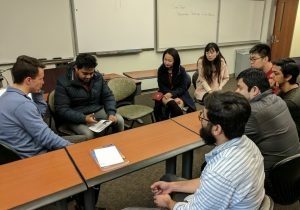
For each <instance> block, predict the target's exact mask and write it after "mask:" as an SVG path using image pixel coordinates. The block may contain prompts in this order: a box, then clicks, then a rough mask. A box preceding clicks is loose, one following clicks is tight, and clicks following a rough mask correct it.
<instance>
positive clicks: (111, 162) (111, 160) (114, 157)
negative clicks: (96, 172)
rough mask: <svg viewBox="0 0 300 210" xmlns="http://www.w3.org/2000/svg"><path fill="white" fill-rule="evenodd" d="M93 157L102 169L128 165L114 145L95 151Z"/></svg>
mask: <svg viewBox="0 0 300 210" xmlns="http://www.w3.org/2000/svg"><path fill="white" fill-rule="evenodd" d="M92 156H93V157H94V159H95V160H96V162H97V163H98V165H99V166H100V167H101V168H107V169H109V168H111V167H113V168H115V167H119V166H122V165H123V164H126V163H128V161H127V160H126V159H125V157H124V156H123V155H122V154H121V153H120V152H119V150H118V149H117V147H116V146H115V145H113V144H110V145H106V146H103V147H100V148H96V149H94V150H93V151H92Z"/></svg>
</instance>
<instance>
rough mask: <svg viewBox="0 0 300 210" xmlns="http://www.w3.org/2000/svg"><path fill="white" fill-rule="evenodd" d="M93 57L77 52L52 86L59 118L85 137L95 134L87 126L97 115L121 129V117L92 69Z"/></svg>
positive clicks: (94, 63) (117, 129)
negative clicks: (61, 75)
mask: <svg viewBox="0 0 300 210" xmlns="http://www.w3.org/2000/svg"><path fill="white" fill-rule="evenodd" d="M96 66H97V61H96V58H95V57H94V56H92V55H90V54H85V53H84V54H79V55H78V56H77V58H76V61H75V63H71V64H70V68H69V69H68V71H67V73H66V75H64V76H63V77H61V78H59V80H58V81H57V84H56V88H55V96H54V101H55V102H54V103H55V110H56V113H57V114H58V116H59V117H60V119H61V121H62V122H65V123H66V125H67V126H68V127H69V128H70V129H71V130H73V131H74V132H75V133H76V134H80V135H85V136H86V139H87V140H88V139H92V138H95V137H96V136H98V135H101V134H96V133H94V132H93V131H91V130H90V129H89V128H88V127H89V125H91V124H94V123H97V121H98V120H99V119H108V120H110V121H112V130H113V132H119V131H123V130H124V120H123V118H122V117H121V116H120V115H119V114H117V113H116V101H115V98H114V96H113V93H112V92H111V90H110V89H109V87H108V86H107V84H106V81H105V80H104V79H103V77H102V75H101V74H100V73H99V72H97V71H95V68H96Z"/></svg>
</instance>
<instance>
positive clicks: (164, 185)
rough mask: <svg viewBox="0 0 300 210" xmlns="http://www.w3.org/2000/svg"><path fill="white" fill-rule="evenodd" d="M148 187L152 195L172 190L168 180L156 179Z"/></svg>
mask: <svg viewBox="0 0 300 210" xmlns="http://www.w3.org/2000/svg"><path fill="white" fill-rule="evenodd" d="M150 188H151V191H152V193H153V194H154V195H161V194H169V193H171V192H172V189H171V185H170V182H164V181H158V182H155V183H153V184H152V185H151V186H150Z"/></svg>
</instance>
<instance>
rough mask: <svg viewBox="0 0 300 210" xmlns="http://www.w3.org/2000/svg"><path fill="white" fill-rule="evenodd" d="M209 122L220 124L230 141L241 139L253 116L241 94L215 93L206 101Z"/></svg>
mask: <svg viewBox="0 0 300 210" xmlns="http://www.w3.org/2000/svg"><path fill="white" fill-rule="evenodd" d="M204 106H205V108H206V109H207V118H208V120H209V121H210V122H211V123H212V124H214V125H216V124H219V125H220V126H221V127H222V130H223V132H224V134H225V136H226V137H227V138H228V139H233V138H236V137H241V136H242V135H243V134H244V131H245V126H246V123H247V122H248V119H249V116H250V114H251V107H250V104H249V102H248V100H247V99H246V98H245V97H244V96H243V95H241V94H239V93H235V92H231V91H227V92H221V91H214V92H213V93H211V94H209V95H208V96H207V97H206V98H205V99H204Z"/></svg>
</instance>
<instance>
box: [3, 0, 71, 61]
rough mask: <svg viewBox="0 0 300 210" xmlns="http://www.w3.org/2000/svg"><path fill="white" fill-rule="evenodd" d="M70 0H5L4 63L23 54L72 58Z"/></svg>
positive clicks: (51, 57) (49, 57)
mask: <svg viewBox="0 0 300 210" xmlns="http://www.w3.org/2000/svg"><path fill="white" fill-rule="evenodd" d="M71 17H72V16H71V10H70V2H69V0H25V1H20V0H1V5H0V26H1V32H0V64H4V63H14V62H15V61H16V58H17V57H18V56H19V55H23V54H25V55H29V56H33V57H36V58H46V59H53V58H54V57H62V58H72V57H73V56H74V52H73V41H72V36H73V34H72V18H71Z"/></svg>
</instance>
